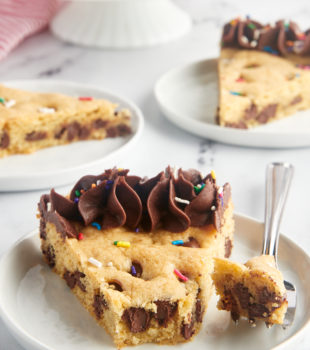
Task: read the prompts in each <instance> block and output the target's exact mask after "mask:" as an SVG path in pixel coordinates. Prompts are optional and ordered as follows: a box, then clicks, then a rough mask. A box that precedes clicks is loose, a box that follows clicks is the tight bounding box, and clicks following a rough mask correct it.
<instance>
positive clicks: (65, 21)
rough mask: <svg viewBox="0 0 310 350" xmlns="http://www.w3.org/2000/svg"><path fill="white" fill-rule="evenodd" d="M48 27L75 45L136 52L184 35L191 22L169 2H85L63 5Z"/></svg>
mask: <svg viewBox="0 0 310 350" xmlns="http://www.w3.org/2000/svg"><path fill="white" fill-rule="evenodd" d="M50 27H51V30H52V32H53V33H54V34H55V35H56V36H58V37H59V38H60V39H62V40H64V41H67V42H71V43H74V44H78V45H85V46H93V47H101V48H104V47H109V48H137V47H146V46H151V45H157V44H161V43H165V42H168V41H170V40H173V39H176V38H178V37H180V36H182V35H184V34H185V33H187V32H188V31H189V30H190V28H191V18H190V17H189V15H188V14H187V13H186V12H184V11H183V10H181V9H179V8H178V7H177V6H176V5H175V4H174V3H173V2H172V1H171V0H92V1H89V0H88V1H73V2H70V3H67V4H65V6H64V8H63V9H62V10H61V11H60V12H59V13H58V14H57V15H56V16H55V17H54V19H53V21H52V23H51V25H50Z"/></svg>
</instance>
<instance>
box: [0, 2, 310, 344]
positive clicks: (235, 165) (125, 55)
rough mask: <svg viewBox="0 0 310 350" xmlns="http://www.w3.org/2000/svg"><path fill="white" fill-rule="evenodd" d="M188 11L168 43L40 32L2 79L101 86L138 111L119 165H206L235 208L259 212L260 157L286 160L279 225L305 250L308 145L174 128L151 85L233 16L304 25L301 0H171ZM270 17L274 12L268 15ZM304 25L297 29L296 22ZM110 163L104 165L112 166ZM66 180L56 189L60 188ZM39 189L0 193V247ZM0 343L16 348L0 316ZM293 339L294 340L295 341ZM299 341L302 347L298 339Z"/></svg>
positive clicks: (25, 227)
mask: <svg viewBox="0 0 310 350" xmlns="http://www.w3.org/2000/svg"><path fill="white" fill-rule="evenodd" d="M176 2H177V3H178V4H179V5H180V6H181V7H183V8H184V9H186V10H187V11H189V12H190V14H191V16H192V18H193V29H192V31H191V32H190V33H189V34H187V35H186V36H184V37H182V38H180V39H178V40H176V41H173V42H170V43H169V44H168V45H162V46H156V47H152V48H148V49H138V50H124V51H117V50H116V51H113V50H98V49H90V48H82V47H77V46H73V45H69V44H66V43H63V42H61V41H59V40H58V39H57V38H55V37H53V35H52V34H51V33H50V32H49V31H48V30H46V31H44V32H42V33H40V34H38V35H36V36H33V37H31V38H28V39H27V40H25V41H24V42H23V43H22V44H21V45H20V46H19V47H18V48H17V49H16V50H14V51H13V52H12V53H11V54H10V55H9V56H8V57H7V58H6V59H5V60H3V61H2V62H1V64H0V76H1V80H2V81H7V80H12V79H43V78H44V79H61V80H70V81H74V82H79V83H88V84H94V85H98V86H101V87H104V88H107V89H109V90H111V91H113V92H115V93H118V94H121V95H124V96H127V97H128V98H130V99H132V100H133V101H135V102H136V103H137V104H138V105H139V106H140V108H141V109H142V111H143V113H144V116H145V121H146V125H145V130H144V133H143V135H142V138H141V139H140V141H139V142H138V144H137V145H136V146H135V148H134V150H133V151H132V152H131V153H130V155H129V156H128V157H127V159H126V160H124V162H123V163H122V164H118V166H121V167H123V168H127V167H128V168H130V169H131V170H132V172H133V173H137V174H145V175H152V174H155V173H156V172H158V171H160V170H161V169H163V168H165V167H166V166H167V165H168V164H171V165H175V166H182V167H183V168H184V169H186V168H190V167H192V168H198V169H200V170H201V171H202V172H203V173H206V172H209V171H210V170H211V169H214V170H215V171H216V174H217V178H218V181H219V183H224V182H226V181H229V182H230V183H231V185H232V188H233V198H234V203H235V210H236V212H240V213H244V214H246V215H249V216H252V217H254V218H256V219H259V220H263V216H264V180H265V167H266V164H267V163H269V162H272V161H286V162H291V163H292V164H293V165H294V166H295V176H294V180H293V184H292V188H291V191H290V194H289V198H288V203H287V206H286V210H285V215H284V218H283V223H282V226H281V227H282V229H281V230H282V232H284V233H285V234H286V235H287V236H288V237H289V238H291V239H293V240H294V241H295V242H296V243H298V244H299V245H300V246H302V247H303V249H305V250H306V251H307V252H308V253H310V235H309V233H308V228H309V227H310V215H307V210H308V194H309V188H308V186H307V185H306V184H307V181H308V176H309V169H310V166H309V159H310V148H304V149H282V150H273V149H250V148H241V147H234V146H228V145H224V144H220V143H216V142H212V141H209V140H205V139H202V138H199V137H196V136H193V135H191V134H189V133H186V132H185V131H182V130H181V129H178V128H176V127H175V126H174V125H172V124H171V123H170V122H168V121H167V120H166V119H165V117H164V116H163V115H162V114H161V113H160V111H159V109H158V106H157V104H156V101H155V98H154V95H153V85H154V83H155V81H156V80H157V78H158V77H159V76H160V75H161V74H163V73H165V72H166V71H167V70H169V69H171V68H173V67H175V66H178V65H180V64H183V63H186V62H192V61H196V60H200V59H204V58H206V57H216V56H217V55H218V51H219V49H218V40H219V36H220V31H221V26H222V25H223V23H224V22H225V21H226V20H228V19H230V18H232V17H234V16H238V15H247V14H251V15H253V16H254V14H255V17H256V18H258V19H261V20H263V21H266V20H276V19H278V18H293V19H294V20H296V21H297V22H299V23H300V24H301V26H302V27H304V26H306V25H307V21H309V16H310V4H309V1H308V0H302V1H301V0H299V1H298V5H296V4H297V2H296V1H295V2H291V1H290V2H289V1H273V2H271V1H266V0H263V1H260V2H259V3H257V2H250V1H245V0H237V1H229V0H226V1H225V0H221V1H217V0H213V1H211V0H208V1H206V0H192V1H186V0H178V1H176ZM275 16H276V17H275ZM303 29H305V28H303ZM113 165H114V164H111V166H113ZM68 189H69V187H63V188H58V191H59V192H63V193H66V191H67V190H68ZM43 192H44V191H32V192H23V193H1V194H0V213H1V214H0V227H1V235H0V254H2V253H3V252H5V251H6V250H7V249H8V248H9V247H10V246H11V245H12V244H13V243H14V242H15V241H16V240H17V239H18V238H20V237H21V236H23V235H25V234H26V233H28V232H30V231H32V230H34V229H35V228H36V227H37V226H38V222H37V219H36V216H35V214H36V203H37V202H38V199H39V197H40V195H41V193H43ZM0 339H1V342H0V343H1V345H0V348H1V349H5V350H21V349H22V348H21V347H20V346H19V345H18V344H17V342H16V341H15V340H14V339H13V337H12V336H11V335H10V334H9V333H8V332H7V329H6V328H5V326H4V325H3V323H2V321H0ZM298 346H299V345H298ZM303 346H304V347H302V345H300V347H298V349H307V348H309V346H307V345H306V341H304V345H303Z"/></svg>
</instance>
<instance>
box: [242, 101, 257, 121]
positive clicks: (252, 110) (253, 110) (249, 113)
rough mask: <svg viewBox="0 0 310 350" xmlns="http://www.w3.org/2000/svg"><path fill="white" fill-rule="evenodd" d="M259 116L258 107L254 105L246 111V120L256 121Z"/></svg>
mask: <svg viewBox="0 0 310 350" xmlns="http://www.w3.org/2000/svg"><path fill="white" fill-rule="evenodd" d="M256 116H257V107H256V105H255V104H254V103H252V104H251V106H250V107H249V108H247V109H246V110H245V111H244V119H246V120H249V119H255V118H256Z"/></svg>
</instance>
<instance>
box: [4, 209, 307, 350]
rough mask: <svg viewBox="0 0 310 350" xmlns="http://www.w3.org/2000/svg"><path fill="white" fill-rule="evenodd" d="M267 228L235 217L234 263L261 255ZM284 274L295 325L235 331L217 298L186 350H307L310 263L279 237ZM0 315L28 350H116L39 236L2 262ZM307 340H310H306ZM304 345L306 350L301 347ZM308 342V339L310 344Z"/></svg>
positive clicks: (15, 248) (242, 324)
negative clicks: (293, 296)
mask: <svg viewBox="0 0 310 350" xmlns="http://www.w3.org/2000/svg"><path fill="white" fill-rule="evenodd" d="M262 233H263V224H261V223H259V222H257V221H255V220H253V219H250V218H247V217H245V216H241V215H236V236H235V247H234V251H233V256H232V259H234V260H236V261H239V262H245V261H246V260H247V259H248V258H250V257H253V256H255V255H258V254H260V248H261V242H262ZM279 254H280V256H279V263H280V269H281V271H282V272H283V274H284V276H285V278H286V279H287V280H289V281H291V282H293V283H294V284H295V286H296V287H297V290H298V305H297V311H296V316H295V321H294V324H293V325H292V326H291V327H290V328H288V329H286V330H283V329H282V327H279V326H274V327H272V328H271V329H267V328H266V327H265V325H264V324H258V325H257V327H256V328H250V326H249V324H248V323H247V322H246V321H241V322H240V323H239V326H238V327H236V326H235V325H234V324H233V323H232V322H231V321H230V316H229V313H228V312H226V311H218V310H217V309H216V307H215V303H216V299H215V297H214V298H213V301H212V302H211V305H210V307H209V308H208V311H207V314H206V317H205V320H204V326H203V329H202V330H201V332H200V333H199V335H198V336H197V337H196V338H195V339H194V341H193V342H191V343H187V344H184V345H180V346H178V348H179V347H181V348H182V349H184V350H199V349H201V350H205V349H217V350H227V349H229V350H258V349H259V350H266V349H271V348H277V349H280V348H281V349H292V347H293V346H295V348H296V349H298V350H302V349H309V347H307V344H308V345H309V342H308V343H307V341H306V339H305V337H306V336H308V335H307V334H305V333H306V332H305V331H304V330H305V327H306V325H307V323H308V322H309V319H310V274H309V270H310V258H309V256H308V255H307V254H306V253H305V252H304V251H303V250H302V249H301V248H299V247H298V246H297V245H296V244H295V243H293V242H292V241H290V240H289V239H288V238H286V237H284V236H281V237H280V245H279ZM0 315H1V317H2V319H3V320H4V322H5V323H6V324H7V326H8V328H9V329H10V331H11V332H12V334H13V335H14V336H15V337H16V339H17V340H18V341H19V343H20V344H21V345H22V346H23V347H24V348H26V349H29V350H37V349H38V350H43V349H44V350H67V349H75V350H85V349H87V350H99V349H100V350H102V349H111V350H112V349H113V350H114V349H115V348H114V346H113V344H112V341H111V339H110V337H109V336H108V335H107V334H106V333H105V331H104V330H103V329H101V328H100V327H99V326H98V325H97V324H96V322H95V320H93V319H92V317H91V316H90V315H89V314H88V312H87V311H86V310H84V309H83V308H82V306H81V305H80V304H79V302H78V301H77V299H76V298H75V296H74V295H73V294H72V293H71V291H70V290H69V288H68V287H67V286H66V284H65V283H64V282H63V281H62V280H61V279H60V278H59V277H58V276H57V275H56V274H54V273H53V272H52V271H51V270H50V269H49V268H48V267H47V266H46V265H45V264H44V263H43V261H42V259H41V253H40V250H39V238H38V233H32V234H31V235H29V236H27V237H26V238H24V239H22V240H20V241H19V242H17V243H16V244H15V245H14V246H13V248H11V249H10V250H9V252H8V253H6V254H5V255H4V256H3V257H2V260H1V262H0ZM308 337H309V336H308ZM301 341H302V342H303V343H304V344H305V347H303V346H302V345H301ZM308 341H309V338H308ZM140 348H141V349H144V350H151V349H155V348H156V349H159V350H165V349H166V350H171V349H172V347H171V346H160V347H159V346H156V345H150V344H148V345H143V346H141V347H140Z"/></svg>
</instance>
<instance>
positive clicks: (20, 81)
mask: <svg viewBox="0 0 310 350" xmlns="http://www.w3.org/2000/svg"><path fill="white" fill-rule="evenodd" d="M28 83H29V84H34V85H35V84H43V85H44V84H46V85H47V86H51V87H52V85H53V84H59V85H63V86H65V87H68V88H77V89H79V88H84V89H85V88H86V89H93V90H97V91H98V92H99V93H103V94H104V95H108V96H109V97H108V98H112V99H115V100H116V102H118V103H123V102H124V103H126V104H127V105H128V106H129V107H130V110H131V111H132V112H133V113H134V115H135V116H136V118H135V119H136V124H137V126H136V131H135V132H133V133H132V135H131V136H129V139H128V140H127V141H126V142H125V143H124V144H123V145H121V146H120V147H119V148H117V149H115V150H113V151H112V152H110V153H109V154H107V155H106V156H104V157H101V158H99V159H96V160H93V161H91V162H88V163H83V164H80V165H77V166H74V167H70V168H68V169H60V170H57V171H54V172H53V173H51V172H42V173H40V174H37V173H36V172H33V173H29V174H26V175H23V176H20V175H16V174H14V175H11V176H10V179H14V180H22V179H25V178H26V179H27V180H29V179H41V178H42V177H44V176H60V175H64V174H68V173H70V172H74V171H79V170H81V169H83V168H85V167H92V166H96V165H99V164H100V163H101V162H102V161H103V160H106V159H109V158H111V157H114V156H115V155H117V154H118V153H119V152H121V151H122V150H123V149H126V148H128V147H131V146H132V145H133V144H134V143H135V142H136V141H137V140H138V139H139V138H140V137H141V134H142V132H143V129H144V124H145V122H144V116H143V113H142V111H141V109H140V108H139V107H138V106H137V104H136V103H135V102H134V101H132V100H131V99H129V98H127V97H124V96H123V95H121V94H117V93H115V92H113V91H111V90H108V89H105V88H102V87H100V86H97V85H95V84H84V83H81V82H74V81H69V80H61V79H16V80H15V79H14V80H6V81H4V82H2V84H4V85H7V86H9V87H10V86H14V88H18V87H17V86H18V85H19V84H28ZM15 84H16V87H15ZM55 92H56V91H55ZM69 96H70V95H69ZM104 99H107V97H104ZM103 140H104V139H103ZM99 141H100V140H99ZM101 141H102V140H101ZM68 145H70V144H68ZM55 147H57V146H55ZM49 148H50V147H49ZM43 150H44V149H43ZM38 151H39V150H38ZM27 155H28V154H25V156H27ZM6 179H8V176H4V175H1V173H0V182H2V181H5V180H6ZM40 188H42V187H40ZM38 189H39V187H38ZM1 191H3V190H1Z"/></svg>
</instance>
